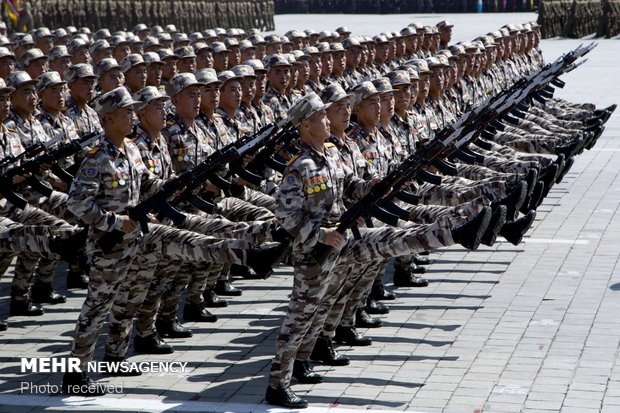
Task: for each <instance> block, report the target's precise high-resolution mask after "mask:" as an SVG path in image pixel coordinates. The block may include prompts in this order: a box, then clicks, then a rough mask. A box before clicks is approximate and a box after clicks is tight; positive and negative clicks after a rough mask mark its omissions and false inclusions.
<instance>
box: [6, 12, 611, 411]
mask: <svg viewBox="0 0 620 413" xmlns="http://www.w3.org/2000/svg"><path fill="white" fill-rule="evenodd" d="M451 28H452V25H451V24H450V23H449V22H447V21H443V22H440V23H438V24H437V25H436V26H424V25H421V24H419V23H412V24H411V25H409V26H408V27H406V28H403V29H402V30H401V31H400V32H384V33H381V34H379V35H376V36H374V37H370V36H351V32H350V31H349V30H347V29H346V27H340V28H338V29H337V30H336V31H334V32H328V31H324V32H320V33H317V32H315V31H312V30H307V31H303V32H302V31H297V30H292V31H290V32H288V33H287V34H286V36H278V35H269V36H265V37H264V38H263V37H262V36H261V35H260V34H248V33H245V32H244V31H243V30H240V29H229V30H227V31H223V32H222V31H221V30H220V31H219V33H218V31H217V30H205V31H204V32H195V33H190V34H185V33H182V32H178V31H177V30H175V28H174V26H167V27H166V29H162V28H161V27H153V28H147V27H146V26H144V25H138V26H136V27H135V28H134V31H133V32H131V33H130V32H117V33H113V34H112V33H110V31H109V30H106V29H99V30H97V31H96V32H95V33H94V34H93V33H91V32H90V30H87V29H84V28H83V29H80V30H74V28H65V29H57V30H54V31H53V32H52V31H51V30H49V29H47V28H39V29H37V30H35V31H33V33H32V35H30V34H28V35H13V36H12V37H11V38H6V37H0V42H1V43H2V46H1V47H0V77H2V78H3V79H6V83H5V84H2V87H1V90H0V96H2V97H3V98H2V99H0V108H4V109H3V110H1V111H0V117H2V119H0V120H1V121H2V122H3V126H2V139H3V150H4V155H5V156H6V155H11V156H13V157H17V156H19V154H20V153H23V151H24V148H29V147H32V145H33V144H35V143H44V144H46V145H47V146H50V147H52V146H53V145H57V144H59V143H62V142H73V141H75V140H76V139H78V137H79V136H85V135H88V134H89V133H93V132H94V133H101V136H99V143H98V144H95V145H94V147H93V148H92V149H91V150H89V151H88V152H87V153H85V154H82V156H79V157H77V159H65V160H61V161H60V163H61V164H62V166H63V167H65V168H68V169H71V168H72V165H75V167H74V168H73V169H74V170H75V172H74V176H75V178H74V179H73V181H72V182H71V184H70V185H68V184H67V183H66V182H65V181H63V180H62V179H61V178H60V177H59V176H57V175H56V174H55V173H53V172H51V171H50V170H48V168H47V167H46V166H43V167H42V168H41V170H40V171H36V174H35V175H36V177H37V178H38V179H42V180H45V181H47V182H48V183H49V184H50V185H52V186H53V188H54V191H53V192H52V193H51V194H50V195H49V196H43V195H42V194H40V193H38V192H36V191H35V190H33V189H32V188H31V187H29V186H28V185H29V184H28V182H29V181H28V178H30V177H29V176H25V175H24V174H15V175H12V181H13V184H14V185H15V188H14V189H15V190H17V191H19V193H20V194H21V195H22V196H23V197H25V198H26V199H27V200H28V206H26V207H25V208H23V209H22V208H19V207H18V206H17V205H14V204H12V203H11V202H9V201H8V200H7V199H3V200H2V212H3V213H2V216H3V217H4V218H3V219H4V220H3V224H4V225H3V228H4V229H5V230H4V231H0V247H1V248H2V249H3V250H6V249H9V248H10V251H11V252H12V253H15V252H20V254H19V256H18V265H17V266H16V271H15V275H14V280H13V283H12V292H11V294H12V297H11V314H12V315H26V316H34V315H41V314H42V313H43V310H42V308H41V307H39V306H36V305H34V304H33V303H32V301H36V302H43V303H57V302H63V301H64V300H65V299H66V298H65V297H64V296H62V295H61V294H59V293H58V292H56V291H55V290H54V289H53V288H52V286H51V278H50V277H49V274H52V276H53V273H54V269H55V265H56V264H57V262H58V260H60V259H66V260H69V261H71V262H72V265H73V267H72V268H73V269H72V275H71V277H69V281H70V283H71V284H70V285H69V286H70V287H78V288H79V287H82V288H84V287H86V288H87V296H86V299H85V302H84V305H83V308H82V311H81V313H80V316H79V318H78V321H77V323H76V330H75V335H74V343H73V348H72V352H71V355H72V356H73V357H77V358H79V359H80V361H81V363H82V366H84V365H85V364H86V363H87V362H88V361H90V360H91V359H92V357H93V353H94V349H95V344H96V341H97V338H98V336H99V334H100V332H101V329H102V328H103V325H104V322H105V320H106V319H107V318H108V317H109V320H110V333H109V335H108V341H107V343H106V350H105V354H106V355H105V361H106V362H108V363H116V362H119V361H121V360H123V359H124V358H125V357H126V354H127V351H128V347H129V344H130V340H129V338H130V336H131V330H132V323H133V319H134V318H135V319H136V337H135V339H134V342H133V346H134V350H135V351H136V352H138V353H148V354H153V353H154V354H167V353H171V352H173V351H174V349H173V348H172V346H171V345H169V344H168V343H166V342H164V341H163V339H162V338H167V337H173V338H183V337H190V336H191V335H192V332H191V331H190V330H189V329H188V328H186V327H184V326H183V325H182V324H181V322H180V321H179V319H178V318H177V313H178V309H179V307H180V306H181V304H182V303H181V296H182V294H183V292H184V290H185V289H186V288H187V289H188V294H187V298H186V301H185V303H184V305H183V311H182V314H183V319H184V320H186V321H192V322H213V321H215V320H216V319H217V318H216V316H215V315H214V314H212V313H210V311H209V310H208V309H209V308H214V307H215V308H217V307H222V306H226V305H227V302H226V301H225V300H223V299H222V298H221V297H220V296H221V295H228V296H234V295H239V294H241V291H240V290H239V289H237V288H235V287H234V286H233V285H232V284H231V280H230V274H231V273H233V274H242V275H243V276H246V277H265V276H268V275H269V273H270V271H271V267H272V265H273V264H275V263H276V262H277V261H278V260H279V259H280V257H281V256H282V255H283V254H285V253H286V249H287V245H288V244H289V243H292V248H293V253H292V257H291V260H292V263H293V265H294V268H295V274H294V277H295V287H294V290H293V295H292V299H291V304H290V305H289V313H288V314H287V316H286V318H285V320H284V323H283V327H282V331H281V334H279V336H278V347H277V353H276V357H275V359H274V363H273V367H272V371H271V374H270V385H269V387H268V393H267V400H268V401H269V402H271V403H275V404H279V405H284V406H287V407H303V406H304V405H305V404H306V403H305V401H303V400H301V399H299V398H297V397H296V396H295V395H294V393H292V391H291V390H290V387H289V384H290V380H291V377H292V376H294V377H296V378H297V379H298V380H300V381H302V382H317V381H320V380H322V378H321V377H320V376H319V375H317V374H316V373H314V372H312V370H311V368H310V365H309V359H310V358H311V357H312V359H313V360H317V361H319V362H323V363H326V364H331V365H343V364H348V363H349V360H348V359H347V358H346V357H344V356H342V355H340V354H338V353H337V352H336V350H335V349H334V345H333V342H334V341H336V342H337V343H342V344H347V345H353V346H356V345H370V344H372V340H371V339H370V338H368V337H365V336H363V335H362V334H361V333H360V332H358V331H357V330H356V327H380V325H381V324H382V322H381V320H380V319H377V318H373V317H371V315H370V313H374V314H383V313H387V312H388V311H389V309H388V308H387V307H386V306H385V305H384V304H382V303H381V301H383V300H390V299H394V298H395V295H394V294H393V293H392V292H390V291H388V290H386V288H385V286H384V285H383V283H382V279H383V272H384V271H385V268H386V266H387V263H388V258H390V257H400V258H399V259H398V261H397V264H396V269H397V271H396V275H395V280H394V281H395V285H397V286H400V287H420V286H424V285H427V284H428V282H427V281H426V280H424V279H420V278H419V277H418V276H417V272H419V271H416V266H415V265H416V264H415V263H416V262H418V263H420V262H424V261H425V257H423V256H421V257H417V256H416V255H415V254H416V253H422V252H424V251H427V250H430V249H434V248H438V247H441V246H446V245H452V244H454V243H459V244H462V245H463V246H465V247H467V248H470V249H475V248H477V246H478V245H479V243H480V242H483V243H485V244H486V245H492V244H493V243H494V242H495V239H496V237H498V236H502V237H504V238H506V239H507V240H508V241H509V242H511V243H514V244H518V243H519V242H520V240H521V237H522V236H523V235H524V233H525V232H526V231H527V229H528V228H529V227H530V225H531V224H532V222H533V219H534V217H535V209H536V207H537V206H538V205H539V204H540V202H541V201H542V199H543V198H544V196H545V195H546V194H547V193H548V191H549V190H550V188H551V186H552V185H553V184H554V183H555V182H557V181H559V180H561V178H562V177H563V176H564V174H566V172H567V171H568V169H569V168H570V166H571V165H572V163H573V156H574V155H576V154H577V153H579V152H580V151H582V150H583V149H585V148H589V147H591V146H592V145H594V143H595V142H596V139H597V138H598V137H599V136H600V134H601V133H602V131H603V122H604V121H606V120H607V119H608V117H609V116H610V114H611V112H612V111H613V109H614V108H607V109H604V110H599V111H595V108H594V107H593V106H592V105H587V104H584V105H575V104H571V103H568V102H564V101H561V100H552V101H549V102H548V103H547V105H546V106H545V107H544V108H543V107H541V106H540V105H532V106H531V108H530V110H529V111H528V113H527V115H526V117H525V118H524V119H522V120H520V121H518V122H517V124H515V125H503V126H501V128H500V126H499V125H498V129H495V130H493V131H491V130H488V131H485V132H486V135H485V136H484V139H482V140H481V143H480V145H477V147H476V148H475V151H476V152H477V153H478V154H479V162H478V163H479V164H477V165H469V164H465V163H459V164H458V171H459V172H458V173H459V175H458V176H444V177H442V184H441V185H432V184H429V183H419V184H418V183H412V184H411V186H410V188H409V190H411V191H412V192H414V193H416V194H417V195H418V196H419V198H420V205H417V206H410V205H402V206H403V207H404V208H407V209H408V211H409V216H408V219H407V220H406V221H407V222H405V223H404V224H402V225H401V226H400V227H399V228H393V227H389V226H385V225H383V224H382V223H380V222H378V221H374V222H373V223H372V227H373V228H370V227H369V228H364V229H363V234H364V239H363V241H362V242H356V241H354V240H353V239H352V238H351V237H348V236H343V235H342V234H339V233H338V232H336V231H334V226H335V224H336V223H337V221H338V219H339V217H340V214H341V213H342V212H343V210H344V208H345V205H348V204H350V203H351V202H353V201H354V200H355V199H356V198H358V197H359V196H360V195H361V194H363V193H364V192H366V191H367V190H368V189H369V187H370V186H371V185H372V184H373V183H376V182H378V180H379V179H380V178H381V176H383V175H385V174H386V173H387V172H388V171H389V170H391V169H392V168H393V167H394V166H395V165H397V164H398V162H399V161H401V160H403V159H404V158H405V157H406V156H407V155H408V154H410V153H412V151H414V150H415V148H416V147H417V146H418V145H420V143H424V142H425V141H428V140H429V139H432V137H433V136H434V134H435V133H436V132H437V131H438V130H440V129H441V128H442V127H443V126H445V125H449V124H450V123H452V122H453V121H454V120H455V117H456V116H457V114H459V113H462V112H464V111H466V110H468V109H469V108H472V107H475V106H477V105H479V104H481V103H482V102H484V100H485V99H486V97H487V96H490V95H492V94H494V93H497V92H499V91H500V90H501V89H503V88H506V87H508V86H509V85H510V84H511V83H512V82H514V81H515V80H516V79H518V78H519V77H521V76H524V75H526V74H527V73H530V72H531V71H532V70H534V69H536V68H538V67H540V66H541V64H542V56H541V54H540V51H539V50H538V49H537V45H538V41H539V39H540V33H539V31H538V30H537V25H536V24H535V23H533V24H530V23H528V24H525V25H507V26H506V27H503V28H501V29H499V30H497V31H493V32H491V33H489V34H487V35H485V36H481V37H480V38H479V39H476V40H475V41H473V42H464V43H461V44H454V45H450V41H451V38H450V35H451ZM0 36H1V34H0ZM16 65H18V67H19V69H22V70H18V69H17V68H16ZM136 115H137V118H136ZM283 119H288V120H289V122H291V123H292V124H293V126H294V127H295V128H296V129H297V130H298V133H299V136H300V141H301V142H294V143H292V144H291V145H292V146H291V147H285V148H280V149H281V150H280V152H279V153H278V157H279V158H282V159H289V166H288V169H287V170H285V171H284V172H283V174H281V173H280V172H279V171H275V170H270V169H268V168H263V169H262V170H261V174H262V178H263V179H262V181H263V182H262V183H261V185H258V186H256V185H250V184H249V183H248V182H246V181H244V180H243V179H241V178H240V177H239V176H236V174H235V173H234V172H233V171H232V170H231V169H224V170H222V171H221V177H222V178H224V179H228V180H231V181H232V182H233V184H232V185H231V189H230V190H227V191H226V192H225V193H224V191H222V190H221V189H220V188H219V187H217V186H215V185H213V184H211V183H210V182H207V183H205V184H204V185H203V186H202V187H201V188H200V189H199V190H197V193H200V194H201V195H202V196H203V197H204V198H205V199H208V200H210V201H211V202H212V203H213V204H214V210H213V211H210V212H208V213H207V212H204V211H201V210H200V209H198V208H197V207H196V206H195V205H192V204H187V203H180V204H179V205H178V207H179V208H182V209H183V211H184V212H185V213H186V215H187V218H186V219H185V220H184V221H183V222H182V223H181V224H180V228H177V227H175V226H173V225H171V224H172V222H170V221H168V220H167V219H165V220H163V221H162V222H161V224H149V225H148V229H149V231H148V232H146V231H145V232H142V230H141V228H140V226H139V225H138V224H137V223H136V222H135V221H134V220H133V219H131V218H130V217H129V216H128V215H127V213H128V208H130V207H133V206H135V205H136V204H137V203H138V202H139V201H140V200H141V199H144V197H147V196H149V195H150V194H152V193H156V192H157V191H158V190H160V189H161V188H162V187H163V185H164V184H165V182H166V181H167V180H170V179H171V177H173V176H174V175H179V174H182V173H184V172H185V171H188V170H189V169H191V168H193V167H195V166H196V165H198V164H200V163H201V162H202V161H204V160H205V159H207V158H208V157H209V156H210V155H211V154H212V153H213V152H214V151H215V150H218V149H221V148H223V147H225V146H226V145H227V144H229V143H230V142H234V141H236V140H238V139H240V138H242V137H244V136H247V135H252V134H254V133H257V132H258V131H260V130H261V129H262V127H264V126H265V125H268V124H271V123H273V122H276V121H280V120H283ZM500 129H501V130H500ZM127 137H129V138H127ZM328 138H329V140H328V141H327V143H325V142H324V141H325V139H328ZM294 148H297V150H298V151H299V153H298V155H296V156H294V157H292V158H291V153H292V152H294V151H293V149H294ZM477 159H478V158H477ZM246 161H249V159H246ZM5 172H6V171H5ZM343 198H344V200H343ZM25 223H28V224H30V226H24V225H23V224H25ZM31 225H36V226H34V227H33V226H31ZM85 226H87V229H86V230H85V229H83V228H84V227H85ZM119 232H122V233H123V234H124V236H123V237H122V240H121V241H120V242H119V243H117V244H115V245H113V246H112V247H111V249H108V248H104V247H103V246H102V243H101V240H102V239H103V238H105V237H106V236H107V234H109V233H119ZM317 243H323V244H325V245H329V246H331V247H334V248H335V249H334V252H333V255H332V259H329V260H328V261H327V264H325V265H318V264H316V263H313V262H312V261H311V260H310V259H309V256H308V253H309V251H310V250H311V249H312V248H313V247H314V245H316V244H317ZM80 245H81V246H84V245H85V250H84V248H82V250H84V251H83V255H84V256H85V257H86V259H85V261H86V263H87V264H88V266H89V278H87V277H86V276H85V274H83V273H81V272H80V271H81V268H82V266H83V262H81V261H82V260H80V259H77V260H76V258H79V256H80V255H82V254H75V251H79V250H80V248H78V246H80ZM76 256H77V257H76ZM10 258H11V256H10V254H7V255H6V257H5V260H4V262H5V263H7V262H10ZM75 261H77V262H75ZM7 265H8V264H7ZM248 267H251V268H252V269H253V270H249V269H248ZM33 278H34V282H33V285H32V289H31V290H32V291H29V287H30V283H31V281H32V280H33ZM29 293H30V294H29ZM120 373H122V372H118V373H117V374H120ZM63 383H64V384H65V388H66V390H71V389H75V387H73V386H74V385H79V386H78V387H77V389H79V390H78V391H77V392H78V393H80V394H88V395H94V394H97V393H98V391H99V390H100V389H99V388H95V387H92V386H90V385H91V384H92V381H91V379H90V378H89V377H88V375H86V374H85V373H68V374H67V375H65V377H64V378H63Z"/></svg>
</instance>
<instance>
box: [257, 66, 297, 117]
mask: <svg viewBox="0 0 620 413" xmlns="http://www.w3.org/2000/svg"><path fill="white" fill-rule="evenodd" d="M265 66H266V69H267V70H268V71H269V72H268V73H269V74H268V77H267V80H268V84H267V90H265V93H264V94H263V97H262V100H263V102H265V104H266V105H267V106H269V107H270V108H271V110H272V111H273V114H274V116H275V120H276V121H279V120H281V119H284V117H285V116H286V111H287V110H288V109H289V108H290V107H291V101H290V99H289V98H288V96H287V95H286V88H287V87H288V84H289V82H290V81H291V64H290V63H289V62H288V60H287V59H286V58H285V56H284V55H282V54H275V55H271V56H269V57H268V58H267V62H266V65H265Z"/></svg>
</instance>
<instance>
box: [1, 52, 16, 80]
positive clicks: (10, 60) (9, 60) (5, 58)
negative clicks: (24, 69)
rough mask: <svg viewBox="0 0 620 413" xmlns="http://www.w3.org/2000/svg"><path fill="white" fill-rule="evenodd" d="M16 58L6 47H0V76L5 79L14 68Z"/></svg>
mask: <svg viewBox="0 0 620 413" xmlns="http://www.w3.org/2000/svg"><path fill="white" fill-rule="evenodd" d="M16 62H17V58H16V57H15V54H14V53H13V52H11V51H10V50H9V49H7V48H6V47H0V77H1V78H3V79H6V78H7V77H8V76H9V75H10V74H11V73H13V71H14V70H15V63H16Z"/></svg>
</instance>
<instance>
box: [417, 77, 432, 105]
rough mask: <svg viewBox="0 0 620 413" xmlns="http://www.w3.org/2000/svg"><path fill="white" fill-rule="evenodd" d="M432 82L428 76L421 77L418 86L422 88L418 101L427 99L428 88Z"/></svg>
mask: <svg viewBox="0 0 620 413" xmlns="http://www.w3.org/2000/svg"><path fill="white" fill-rule="evenodd" d="M430 82H431V77H430V76H429V75H428V74H424V75H420V81H419V82H418V85H419V86H420V90H419V92H418V100H420V99H422V100H424V99H426V97H427V96H428V88H429V85H430Z"/></svg>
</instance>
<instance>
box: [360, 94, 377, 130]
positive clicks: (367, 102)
mask: <svg viewBox="0 0 620 413" xmlns="http://www.w3.org/2000/svg"><path fill="white" fill-rule="evenodd" d="M356 113H357V119H358V120H359V121H360V124H361V125H362V126H368V127H375V126H376V125H377V123H378V122H379V118H380V116H381V98H380V97H379V95H374V96H370V97H367V98H366V99H364V100H362V102H361V103H360V104H359V105H358V107H357V112H356Z"/></svg>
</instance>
